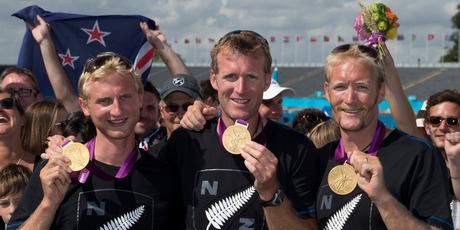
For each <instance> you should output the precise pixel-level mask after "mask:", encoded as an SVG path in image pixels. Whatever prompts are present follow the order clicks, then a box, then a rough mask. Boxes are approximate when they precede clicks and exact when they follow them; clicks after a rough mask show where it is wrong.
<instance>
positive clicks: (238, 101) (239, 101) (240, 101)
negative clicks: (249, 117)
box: [233, 99, 249, 104]
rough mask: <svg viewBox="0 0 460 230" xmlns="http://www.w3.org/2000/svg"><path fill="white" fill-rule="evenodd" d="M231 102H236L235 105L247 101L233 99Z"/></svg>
mask: <svg viewBox="0 0 460 230" xmlns="http://www.w3.org/2000/svg"><path fill="white" fill-rule="evenodd" d="M233 101H234V102H237V103H241V104H243V103H246V102H248V101H249V100H238V99H233Z"/></svg>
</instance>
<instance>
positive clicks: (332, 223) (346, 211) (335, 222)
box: [324, 194, 363, 230]
mask: <svg viewBox="0 0 460 230" xmlns="http://www.w3.org/2000/svg"><path fill="white" fill-rule="evenodd" d="M362 195H363V194H359V195H357V196H356V197H355V198H353V199H352V200H351V201H350V202H348V203H347V204H345V205H344V206H343V207H342V208H341V209H340V210H338V211H336V212H335V213H334V215H332V216H331V217H330V218H329V220H328V221H327V223H326V227H324V229H325V230H341V229H342V228H343V226H345V223H346V222H347V220H348V218H349V217H350V214H351V213H353V211H354V209H355V207H356V205H357V204H358V203H359V201H360V200H361V197H362Z"/></svg>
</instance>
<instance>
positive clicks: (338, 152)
mask: <svg viewBox="0 0 460 230" xmlns="http://www.w3.org/2000/svg"><path fill="white" fill-rule="evenodd" d="M385 133H386V127H385V125H384V124H383V123H382V122H381V121H379V122H378V124H377V130H376V131H375V134H374V138H373V139H372V142H371V146H370V148H369V152H368V154H369V155H371V156H376V155H377V152H378V150H379V148H380V145H381V144H382V142H383V139H384V138H385ZM334 159H335V160H336V161H337V162H339V164H343V163H344V162H345V161H347V163H350V159H349V158H348V159H347V156H346V154H345V150H344V148H343V141H342V138H340V142H339V145H338V146H337V148H336V149H335V153H334Z"/></svg>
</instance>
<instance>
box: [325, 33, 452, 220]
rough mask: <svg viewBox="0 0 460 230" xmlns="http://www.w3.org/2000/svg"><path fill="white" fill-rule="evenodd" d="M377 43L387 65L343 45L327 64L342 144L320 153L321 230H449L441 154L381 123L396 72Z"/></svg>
mask: <svg viewBox="0 0 460 230" xmlns="http://www.w3.org/2000/svg"><path fill="white" fill-rule="evenodd" d="M379 43H380V45H381V46H382V47H383V50H384V52H385V56H386V57H385V56H383V55H381V54H379V52H378V51H377V50H376V49H373V48H371V47H368V46H364V45H360V44H346V45H342V46H338V47H336V48H335V49H334V50H332V52H331V54H330V55H329V56H328V57H327V59H326V68H325V72H326V82H325V84H324V90H325V92H326V97H327V99H328V101H329V103H330V104H331V107H332V114H333V117H334V119H335V120H336V121H337V123H338V124H339V126H340V133H341V137H342V138H341V139H340V140H339V141H334V142H331V143H329V144H327V145H326V146H324V147H323V148H322V149H320V150H319V152H320V156H324V157H325V160H324V161H323V162H324V165H323V166H325V170H324V171H325V172H324V174H323V177H322V178H323V179H322V181H321V183H320V187H319V190H318V196H317V212H318V223H319V227H320V228H321V229H327V228H329V229H370V228H372V229H397V227H402V226H410V228H411V229H451V228H452V220H451V217H450V208H449V201H448V181H447V175H446V174H447V170H446V167H445V164H444V163H443V160H442V157H441V154H440V153H439V151H438V150H437V149H436V148H435V147H434V146H432V145H430V144H429V143H427V142H426V141H422V140H420V139H417V138H414V137H412V136H409V135H407V134H405V133H403V132H401V131H399V130H391V129H387V128H386V127H385V125H383V123H382V122H380V121H379V119H378V112H379V109H378V105H379V103H381V102H382V101H383V99H384V97H385V75H386V74H391V71H389V72H386V71H385V70H386V69H385V66H388V67H392V66H393V67H394V63H393V61H392V58H391V56H390V53H389V51H388V49H387V48H386V45H385V43H383V41H382V40H381V39H380V40H379ZM350 165H351V166H350ZM337 226H341V227H340V228H339V227H337ZM335 227H337V228H335Z"/></svg>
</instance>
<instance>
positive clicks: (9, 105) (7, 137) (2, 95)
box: [0, 89, 40, 170]
mask: <svg viewBox="0 0 460 230" xmlns="http://www.w3.org/2000/svg"><path fill="white" fill-rule="evenodd" d="M24 124H25V117H24V111H23V110H22V107H21V105H20V104H19V102H18V101H17V100H16V98H15V97H14V96H13V95H12V94H10V93H7V92H5V91H3V90H1V89H0V169H2V168H3V167H5V166H6V165H8V164H16V165H24V166H26V167H27V168H29V169H30V170H33V168H34V162H38V161H39V160H40V157H38V156H34V155H33V154H32V153H30V152H29V151H27V150H24V148H23V147H22V144H21V143H22V142H21V127H22V126H23V125H24Z"/></svg>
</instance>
